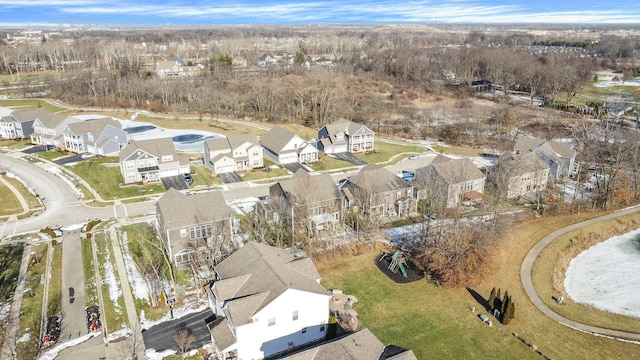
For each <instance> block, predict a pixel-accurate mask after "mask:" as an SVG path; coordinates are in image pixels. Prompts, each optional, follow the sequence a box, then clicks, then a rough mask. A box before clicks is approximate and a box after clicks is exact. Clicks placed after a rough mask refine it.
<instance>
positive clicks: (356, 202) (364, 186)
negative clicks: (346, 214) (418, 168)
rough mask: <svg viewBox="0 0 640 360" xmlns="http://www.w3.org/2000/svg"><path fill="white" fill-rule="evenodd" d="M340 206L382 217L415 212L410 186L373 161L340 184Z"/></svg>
mask: <svg viewBox="0 0 640 360" xmlns="http://www.w3.org/2000/svg"><path fill="white" fill-rule="evenodd" d="M341 190H342V192H343V193H344V198H343V199H344V200H343V201H344V205H343V206H344V208H345V209H349V210H353V211H363V212H364V213H365V214H372V215H378V216H383V217H388V216H399V217H404V216H407V215H411V214H415V213H416V212H417V211H418V202H417V200H416V198H415V197H414V194H413V187H412V186H411V185H410V184H409V183H407V182H406V181H404V180H402V179H401V178H400V177H398V176H396V175H394V174H393V173H392V172H391V171H389V170H387V169H385V168H382V167H380V166H378V165H376V164H369V165H366V166H364V167H363V168H362V169H360V171H359V172H358V173H357V174H356V175H354V176H351V177H350V178H349V179H348V180H347V181H346V182H345V183H344V184H343V185H342V186H341Z"/></svg>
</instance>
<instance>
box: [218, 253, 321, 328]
mask: <svg viewBox="0 0 640 360" xmlns="http://www.w3.org/2000/svg"><path fill="white" fill-rule="evenodd" d="M303 263H310V264H303ZM215 271H216V273H217V274H218V276H219V277H220V279H221V280H218V281H215V282H214V283H213V292H214V293H215V294H216V297H217V298H218V300H219V301H226V302H227V304H228V309H229V314H228V315H229V316H230V317H231V321H232V322H233V324H234V326H239V325H242V324H247V323H249V322H250V321H251V316H253V315H254V314H255V313H257V312H258V311H260V310H261V309H262V308H263V307H265V306H266V305H268V304H269V303H271V301H273V300H274V299H276V298H277V297H279V296H280V295H282V294H283V293H284V292H285V291H287V290H288V289H297V290H301V291H306V292H311V293H316V294H322V295H327V296H329V295H328V294H327V291H326V290H325V289H324V288H323V287H322V285H320V283H319V282H318V281H319V279H320V275H319V274H318V271H317V270H316V268H315V266H313V263H312V262H311V259H309V258H294V257H293V256H291V255H290V254H289V253H287V252H286V251H285V250H283V249H278V248H275V247H272V246H268V245H264V244H260V243H256V242H249V243H247V244H246V245H245V246H244V247H242V248H240V249H239V250H238V251H236V252H234V253H233V254H231V255H230V256H229V257H227V258H226V259H224V260H223V261H222V262H220V263H219V264H218V265H216V267H215Z"/></svg>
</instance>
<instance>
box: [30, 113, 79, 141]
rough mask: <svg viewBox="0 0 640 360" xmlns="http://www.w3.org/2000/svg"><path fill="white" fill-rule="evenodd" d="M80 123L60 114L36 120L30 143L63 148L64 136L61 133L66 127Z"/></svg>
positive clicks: (71, 117)
mask: <svg viewBox="0 0 640 360" xmlns="http://www.w3.org/2000/svg"><path fill="white" fill-rule="evenodd" d="M81 121H82V120H81V119H78V118H76V117H73V116H66V115H61V114H48V115H47V116H44V117H42V118H38V119H36V121H35V122H34V123H33V134H31V142H32V143H34V144H38V145H47V146H53V147H57V148H64V135H63V133H62V131H63V130H64V129H65V128H66V127H67V125H69V124H73V123H77V122H81Z"/></svg>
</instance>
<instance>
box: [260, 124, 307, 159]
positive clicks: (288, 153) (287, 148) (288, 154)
mask: <svg viewBox="0 0 640 360" xmlns="http://www.w3.org/2000/svg"><path fill="white" fill-rule="evenodd" d="M260 144H261V145H262V147H263V148H264V156H265V157H266V158H267V159H269V160H271V161H273V162H275V163H276V164H280V165H284V164H291V163H296V162H297V163H310V162H314V161H317V160H318V149H316V148H315V147H314V146H313V145H311V144H309V143H308V142H306V141H304V140H303V139H302V138H301V137H300V136H298V135H296V134H294V133H292V132H290V131H288V130H285V129H283V128H281V127H279V126H274V127H272V128H271V130H269V132H267V133H266V134H265V135H264V136H263V137H262V139H260Z"/></svg>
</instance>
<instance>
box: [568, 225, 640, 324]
mask: <svg viewBox="0 0 640 360" xmlns="http://www.w3.org/2000/svg"><path fill="white" fill-rule="evenodd" d="M638 274H640V229H637V230H635V231H632V232H629V233H626V234H624V235H620V236H615V237H612V238H610V239H608V240H605V241H603V242H601V243H599V244H596V245H594V246H592V247H590V248H589V249H587V250H585V251H583V252H582V253H580V254H579V255H578V256H577V257H576V258H575V259H573V260H571V263H569V268H568V269H567V273H566V278H565V280H564V287H565V289H566V291H567V294H569V296H571V298H572V299H573V300H575V301H576V302H579V303H583V304H587V305H591V306H594V307H596V308H598V309H602V310H606V311H609V312H612V313H617V314H623V315H627V316H633V317H638V318H640V281H638Z"/></svg>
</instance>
